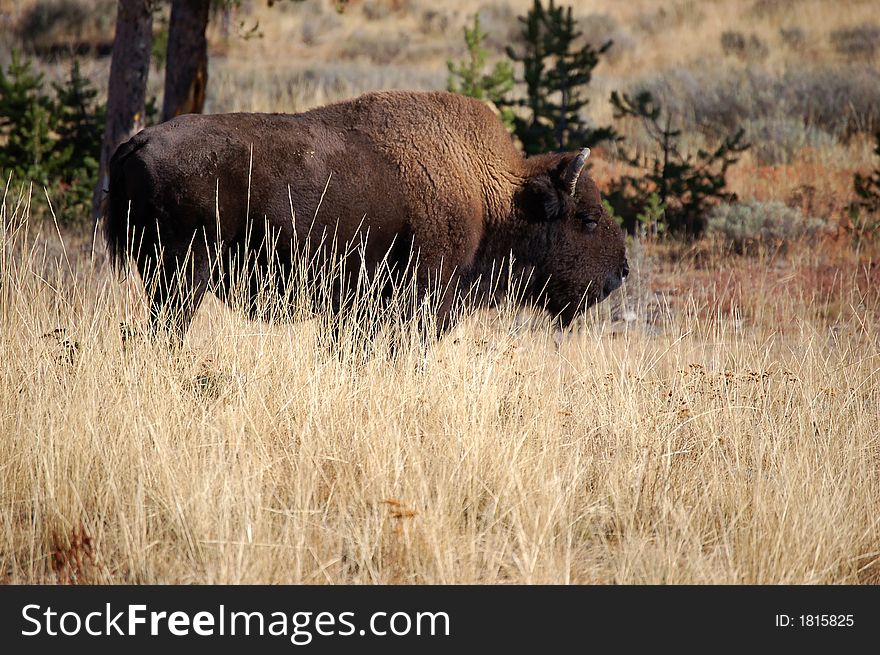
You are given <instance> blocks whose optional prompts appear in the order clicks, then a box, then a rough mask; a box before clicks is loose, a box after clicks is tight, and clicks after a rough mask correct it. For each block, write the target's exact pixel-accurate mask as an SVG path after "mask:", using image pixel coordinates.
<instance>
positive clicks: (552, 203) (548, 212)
mask: <svg viewBox="0 0 880 655" xmlns="http://www.w3.org/2000/svg"><path fill="white" fill-rule="evenodd" d="M569 202H570V200H569V198H568V196H567V195H566V193H565V191H564V189H563V188H560V186H559V185H558V184H557V183H555V182H554V181H553V180H552V179H551V178H550V176H549V175H546V174H545V175H539V176H536V177H532V178H530V179H529V180H527V181H526V183H525V184H524V185H523V187H522V189H520V192H519V194H518V195H517V205H518V207H519V210H520V213H521V214H522V216H523V218H525V219H526V220H527V221H528V222H529V223H544V222H546V221H557V220H559V219H561V218H564V217H565V213H566V209H567V205H568V204H569Z"/></svg>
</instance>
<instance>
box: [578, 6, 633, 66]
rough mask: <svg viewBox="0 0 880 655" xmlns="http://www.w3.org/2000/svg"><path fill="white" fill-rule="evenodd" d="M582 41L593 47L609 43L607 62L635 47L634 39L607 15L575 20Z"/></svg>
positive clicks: (606, 55)
mask: <svg viewBox="0 0 880 655" xmlns="http://www.w3.org/2000/svg"><path fill="white" fill-rule="evenodd" d="M577 23H578V27H579V28H580V30H581V33H582V35H583V38H584V40H585V41H586V42H587V43H591V44H593V45H596V46H598V45H601V44H604V43H605V42H606V41H611V47H610V48H608V50H607V51H606V52H605V57H607V59H608V60H609V61H615V60H617V59H619V58H620V56H621V55H623V54H624V53H625V52H628V51H631V50H633V49H634V47H635V43H636V42H635V39H634V38H633V36H632V34H630V33H629V32H628V31H626V30H625V29H623V28H621V27H620V25H618V23H617V21H616V20H614V18H613V17H612V16H609V15H608V14H587V15H586V16H582V17H580V18H578V19H577Z"/></svg>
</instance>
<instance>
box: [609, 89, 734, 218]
mask: <svg viewBox="0 0 880 655" xmlns="http://www.w3.org/2000/svg"><path fill="white" fill-rule="evenodd" d="M611 104H612V105H613V106H614V109H615V118H634V119H638V120H641V121H642V123H643V125H644V126H645V129H646V131H647V132H648V135H649V136H650V138H651V139H652V140H653V141H654V143H655V144H656V146H657V149H656V150H655V151H654V152H653V153H651V154H650V155H648V154H643V155H639V153H635V154H633V155H630V156H628V157H625V158H626V159H627V161H628V163H629V164H631V165H632V166H636V167H638V168H641V169H647V173H646V174H644V175H639V176H635V177H634V176H624V177H622V178H621V179H620V180H619V181H618V182H617V183H616V184H615V185H614V190H613V191H612V192H611V193H610V194H608V201H609V202H610V204H611V205H612V207H614V210H615V212H616V213H617V214H618V215H620V216H622V217H623V219H624V225H625V226H626V228H627V229H628V230H630V231H633V230H635V228H636V225H637V224H638V222H639V219H638V217H639V215H642V216H645V215H646V214H645V210H646V208H649V207H650V205H651V204H652V202H654V203H656V200H652V198H651V197H652V195H655V194H656V196H657V200H659V204H658V206H660V207H662V208H663V213H662V216H663V220H664V221H665V223H666V227H668V228H669V230H670V231H672V232H679V233H685V234H691V235H696V234H699V233H700V232H702V230H703V227H704V223H705V214H706V212H707V210H708V208H709V206H710V205H711V204H712V203H713V202H715V201H720V200H723V201H726V202H733V201H734V200H736V194H733V193H731V192H729V191H727V188H726V187H727V171H728V169H729V168H730V167H731V166H732V165H733V164H735V163H736V162H737V161H738V159H739V157H738V155H739V153H741V152H743V151H745V150H746V149H748V148H749V144H748V143H745V141H744V140H743V135H744V130H742V129H739V130H737V131H736V132H734V133H733V134H731V135H729V136H727V137H726V138H725V139H724V140H723V142H722V143H721V144H720V145H719V146H718V147H717V148H716V149H715V150H712V151H705V150H702V149H700V150H698V151H697V154H696V156H694V155H692V154H682V153H681V151H680V149H679V137H681V130H679V129H676V128H675V127H673V125H672V120H671V118H670V116H669V115H668V114H666V115H664V114H663V110H662V108H661V107H660V105H659V104H658V103H657V102H655V100H654V98H653V96H652V95H651V94H650V93H649V92H647V91H643V92H641V93H639V94H637V95H636V96H635V97H634V98H632V97H630V96H629V95H627V94H625V93H624V94H619V93H618V92H617V91H615V92H613V93H612V94H611Z"/></svg>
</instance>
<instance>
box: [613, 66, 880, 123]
mask: <svg viewBox="0 0 880 655" xmlns="http://www.w3.org/2000/svg"><path fill="white" fill-rule="evenodd" d="M640 91H648V92H650V93H651V95H652V96H653V97H655V98H657V99H658V100H659V101H660V102H661V103H663V105H664V106H666V107H667V108H668V109H669V111H670V112H671V113H673V114H674V115H675V116H676V117H677V118H678V119H679V120H680V121H681V125H682V127H684V128H686V129H691V130H699V131H701V132H703V133H704V134H706V135H708V136H712V137H716V138H717V137H721V136H723V135H724V134H725V133H728V132H730V131H731V130H734V129H736V127H737V126H739V125H742V124H743V123H745V122H746V121H749V120H752V121H755V120H759V119H782V118H788V119H792V120H798V121H801V122H802V123H803V124H805V125H809V126H813V127H816V128H818V129H821V130H822V131H824V132H827V133H828V134H831V135H833V136H834V137H835V138H837V139H840V140H846V139H848V138H849V137H851V136H852V135H854V134H858V133H864V132H873V131H875V130H877V129H878V128H880V70H877V69H876V68H874V67H871V66H867V65H850V66H842V67H835V68H824V69H821V68H820V69H810V70H807V69H802V68H793V69H789V70H787V71H786V72H784V73H782V74H773V73H768V72H766V71H762V70H759V69H757V68H754V67H747V68H745V69H743V70H725V71H721V72H719V71H713V70H699V69H684V68H676V69H671V70H667V71H664V72H663V74H662V75H659V76H656V77H653V78H650V79H645V80H642V81H640V82H637V83H636V84H634V85H632V86H631V87H630V90H629V92H630V94H631V95H635V94H638V93H639V92H640Z"/></svg>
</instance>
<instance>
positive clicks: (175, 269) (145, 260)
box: [137, 245, 211, 343]
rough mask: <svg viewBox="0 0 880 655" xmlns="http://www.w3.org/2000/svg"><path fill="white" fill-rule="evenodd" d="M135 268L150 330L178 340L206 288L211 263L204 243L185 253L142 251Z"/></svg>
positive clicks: (188, 324)
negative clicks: (146, 301)
mask: <svg viewBox="0 0 880 655" xmlns="http://www.w3.org/2000/svg"><path fill="white" fill-rule="evenodd" d="M137 264H138V270H139V271H140V274H141V278H142V279H143V282H144V287H145V289H146V292H147V297H148V299H149V302H150V331H151V333H152V334H153V335H154V336H165V337H167V338H169V339H171V340H172V341H173V342H176V343H179V342H181V341H182V340H183V337H184V335H185V334H186V332H187V330H188V329H189V326H190V324H191V323H192V319H193V316H194V315H195V312H196V310H197V309H198V308H199V305H200V304H201V302H202V299H203V298H204V296H205V291H207V288H208V282H209V280H210V277H211V266H210V261H209V258H208V254H207V251H206V249H205V247H204V246H201V247H199V246H198V245H194V246H193V247H191V248H189V249H188V250H187V251H186V252H185V253H181V254H176V253H173V252H164V251H163V252H155V251H154V252H152V253H150V252H145V253H142V254H139V255H138V257H137Z"/></svg>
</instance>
